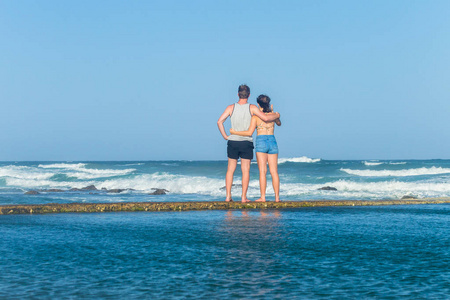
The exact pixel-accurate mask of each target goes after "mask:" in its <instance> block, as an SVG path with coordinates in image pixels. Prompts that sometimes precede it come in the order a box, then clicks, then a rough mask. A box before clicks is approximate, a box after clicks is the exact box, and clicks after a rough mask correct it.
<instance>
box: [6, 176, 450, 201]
mask: <svg viewBox="0 0 450 300" xmlns="http://www.w3.org/2000/svg"><path fill="white" fill-rule="evenodd" d="M238 178H239V177H238ZM238 178H236V179H238ZM4 180H5V182H6V185H7V186H8V187H12V188H21V189H25V190H28V189H36V188H65V189H70V188H82V187H85V186H87V185H91V184H93V185H95V186H96V187H97V188H98V189H101V188H106V189H134V190H135V191H133V192H132V193H150V192H152V191H153V190H152V188H164V189H167V190H169V191H170V193H171V194H193V195H194V194H198V195H207V196H214V197H222V196H224V195H225V190H224V189H223V186H224V180H223V178H209V177H205V176H185V175H174V174H168V173H154V174H143V175H133V176H129V177H126V178H110V179H107V180H99V179H97V180H89V181H76V182H69V181H66V182H58V181H53V180H49V179H46V178H41V179H37V178H17V177H6V178H5V179H4ZM234 183H235V184H240V183H241V182H240V180H235V182H234ZM323 186H332V187H335V188H337V191H324V190H318V189H319V188H321V187H323ZM280 188H281V195H282V196H284V197H291V198H294V199H296V198H297V199H301V198H306V199H327V198H328V199H345V198H347V199H383V198H401V197H402V196H404V195H407V194H413V195H415V196H418V197H442V196H450V179H448V180H446V179H442V178H440V179H439V181H437V180H436V181H434V180H432V179H428V180H423V181H419V182H417V181H416V182H402V181H398V180H390V181H382V182H355V181H351V180H336V181H329V182H326V183H321V184H312V183H292V182H291V183H285V181H283V180H282V183H281V187H280ZM240 191H241V188H240V187H234V188H233V195H235V197H239V196H240ZM267 195H268V197H273V189H272V186H271V184H270V180H269V184H268V186H267ZM248 197H251V198H255V197H259V182H258V180H257V179H253V180H251V181H250V185H249V190H248Z"/></svg>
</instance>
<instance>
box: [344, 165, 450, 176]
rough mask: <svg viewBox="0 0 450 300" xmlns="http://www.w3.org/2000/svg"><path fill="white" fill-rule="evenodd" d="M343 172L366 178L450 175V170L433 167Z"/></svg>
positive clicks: (348, 170) (347, 170)
mask: <svg viewBox="0 0 450 300" xmlns="http://www.w3.org/2000/svg"><path fill="white" fill-rule="evenodd" d="M341 171H342V172H345V173H347V174H350V175H357V176H364V177H389V176H394V177H404V176H422V175H438V174H448V173H450V169H449V168H442V167H431V168H425V167H424V168H417V169H403V170H352V169H344V168H341Z"/></svg>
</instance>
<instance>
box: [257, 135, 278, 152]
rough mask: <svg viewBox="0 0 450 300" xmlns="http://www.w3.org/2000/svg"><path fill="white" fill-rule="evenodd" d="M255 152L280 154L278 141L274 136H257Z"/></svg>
mask: <svg viewBox="0 0 450 300" xmlns="http://www.w3.org/2000/svg"><path fill="white" fill-rule="evenodd" d="M255 152H262V153H268V154H278V145H277V140H276V139H275V136H274V135H257V136H256V143H255Z"/></svg>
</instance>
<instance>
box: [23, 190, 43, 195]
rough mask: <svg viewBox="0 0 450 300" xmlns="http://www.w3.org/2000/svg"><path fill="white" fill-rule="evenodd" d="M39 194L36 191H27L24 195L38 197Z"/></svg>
mask: <svg viewBox="0 0 450 300" xmlns="http://www.w3.org/2000/svg"><path fill="white" fill-rule="evenodd" d="M39 194H40V193H39V192H38V191H28V192H26V193H25V195H39Z"/></svg>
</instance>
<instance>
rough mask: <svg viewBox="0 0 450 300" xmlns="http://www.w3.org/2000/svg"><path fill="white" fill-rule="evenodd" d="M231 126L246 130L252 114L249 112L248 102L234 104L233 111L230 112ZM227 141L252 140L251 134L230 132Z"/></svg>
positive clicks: (235, 128) (238, 129)
mask: <svg viewBox="0 0 450 300" xmlns="http://www.w3.org/2000/svg"><path fill="white" fill-rule="evenodd" d="M230 119H231V128H233V129H234V130H236V131H246V130H248V128H249V127H250V122H251V120H252V114H251V112H250V103H246V104H242V105H241V104H239V103H235V104H234V109H233V112H232V113H231V117H230ZM228 140H229V141H249V142H253V138H252V137H251V136H241V135H235V134H232V135H230V136H229V137H228Z"/></svg>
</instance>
